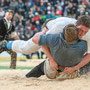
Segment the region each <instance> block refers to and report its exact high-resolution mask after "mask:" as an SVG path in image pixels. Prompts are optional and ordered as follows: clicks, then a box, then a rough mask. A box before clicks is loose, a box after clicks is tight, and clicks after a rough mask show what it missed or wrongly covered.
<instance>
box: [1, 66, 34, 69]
mask: <svg viewBox="0 0 90 90" xmlns="http://www.w3.org/2000/svg"><path fill="white" fill-rule="evenodd" d="M0 69H10V67H8V66H0ZM16 69H21V70H24V69H28V70H31V69H33V67H16Z"/></svg>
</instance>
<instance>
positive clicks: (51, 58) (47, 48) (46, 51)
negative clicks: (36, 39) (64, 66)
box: [41, 45, 58, 69]
mask: <svg viewBox="0 0 90 90" xmlns="http://www.w3.org/2000/svg"><path fill="white" fill-rule="evenodd" d="M41 47H42V49H43V51H44V53H45V54H46V55H47V57H48V58H49V60H50V62H51V67H52V68H55V69H58V64H57V63H56V62H55V60H54V59H53V57H52V55H51V52H50V49H49V47H48V46H44V45H42V46H41Z"/></svg>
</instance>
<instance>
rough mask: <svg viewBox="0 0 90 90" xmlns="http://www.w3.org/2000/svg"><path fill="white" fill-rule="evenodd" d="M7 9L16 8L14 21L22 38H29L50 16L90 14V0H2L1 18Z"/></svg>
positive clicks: (0, 3) (0, 7)
mask: <svg viewBox="0 0 90 90" xmlns="http://www.w3.org/2000/svg"><path fill="white" fill-rule="evenodd" d="M7 9H12V10H14V16H13V20H12V23H13V25H14V26H15V30H16V32H17V33H18V35H19V36H20V38H21V39H22V40H28V39H29V38H31V37H32V36H33V35H34V34H35V33H36V32H39V31H40V30H41V26H42V24H43V23H44V22H45V20H47V19H49V18H56V17H61V16H69V17H73V18H78V16H80V15H83V14H88V15H90V0H0V19H1V18H3V17H4V14H5V10H7Z"/></svg>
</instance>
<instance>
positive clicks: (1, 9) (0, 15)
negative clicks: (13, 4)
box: [0, 7, 5, 19]
mask: <svg viewBox="0 0 90 90" xmlns="http://www.w3.org/2000/svg"><path fill="white" fill-rule="evenodd" d="M4 14H5V11H4V10H3V8H2V7H0V19H1V18H2V17H3V16H4Z"/></svg>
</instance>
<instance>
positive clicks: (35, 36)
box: [32, 28, 48, 44]
mask: <svg viewBox="0 0 90 90" xmlns="http://www.w3.org/2000/svg"><path fill="white" fill-rule="evenodd" d="M47 31H48V29H46V28H43V30H42V32H38V33H36V34H35V35H34V36H33V37H32V41H33V42H34V43H35V44H38V42H39V39H40V35H41V34H46V32H47Z"/></svg>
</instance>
